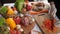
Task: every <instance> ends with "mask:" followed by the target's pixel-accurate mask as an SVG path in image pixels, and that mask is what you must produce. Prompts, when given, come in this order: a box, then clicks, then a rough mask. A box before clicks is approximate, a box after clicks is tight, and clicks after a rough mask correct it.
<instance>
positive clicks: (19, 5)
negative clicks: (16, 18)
mask: <svg viewBox="0 0 60 34" xmlns="http://www.w3.org/2000/svg"><path fill="white" fill-rule="evenodd" d="M23 5H24V0H16V2H15V7H16V8H17V10H18V11H19V12H21V10H22V8H23Z"/></svg>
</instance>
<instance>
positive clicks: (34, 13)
mask: <svg viewBox="0 0 60 34" xmlns="http://www.w3.org/2000/svg"><path fill="white" fill-rule="evenodd" d="M30 14H40V12H33V11H31V12H30Z"/></svg>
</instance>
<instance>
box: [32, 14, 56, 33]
mask: <svg viewBox="0 0 60 34" xmlns="http://www.w3.org/2000/svg"><path fill="white" fill-rule="evenodd" d="M33 17H34V18H35V20H36V23H37V24H38V26H39V27H40V28H41V29H42V31H43V34H56V33H55V32H52V31H50V32H48V31H47V29H46V28H43V27H42V25H44V24H43V21H44V20H45V19H49V15H48V14H40V15H34V16H33Z"/></svg>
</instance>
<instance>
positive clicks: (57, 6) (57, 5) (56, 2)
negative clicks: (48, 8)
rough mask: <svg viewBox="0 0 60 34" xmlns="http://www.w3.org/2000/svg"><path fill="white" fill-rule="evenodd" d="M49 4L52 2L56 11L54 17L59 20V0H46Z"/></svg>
mask: <svg viewBox="0 0 60 34" xmlns="http://www.w3.org/2000/svg"><path fill="white" fill-rule="evenodd" d="M48 1H49V2H52V1H54V4H55V7H56V9H57V12H56V16H57V17H58V18H59V19H60V13H59V12H60V1H59V0H48Z"/></svg>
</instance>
